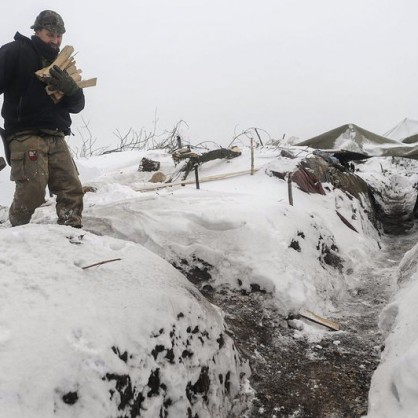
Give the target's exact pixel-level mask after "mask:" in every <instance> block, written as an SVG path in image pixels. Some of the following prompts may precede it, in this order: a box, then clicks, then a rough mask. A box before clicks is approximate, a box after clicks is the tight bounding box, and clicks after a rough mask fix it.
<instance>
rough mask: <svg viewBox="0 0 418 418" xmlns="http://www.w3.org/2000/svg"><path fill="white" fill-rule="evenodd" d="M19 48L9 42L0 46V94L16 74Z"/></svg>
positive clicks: (14, 43)
mask: <svg viewBox="0 0 418 418" xmlns="http://www.w3.org/2000/svg"><path fill="white" fill-rule="evenodd" d="M18 52H19V48H18V45H17V43H16V42H10V43H8V44H6V45H3V46H2V47H1V48H0V94H3V93H4V91H5V90H6V89H7V87H8V86H9V85H10V83H11V82H12V80H13V76H14V74H16V67H17V59H18Z"/></svg>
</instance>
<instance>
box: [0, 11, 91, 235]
mask: <svg viewBox="0 0 418 418" xmlns="http://www.w3.org/2000/svg"><path fill="white" fill-rule="evenodd" d="M31 28H32V29H34V31H35V34H34V35H33V36H32V37H31V38H30V39H29V38H27V37H25V36H23V35H21V34H20V33H19V32H17V33H16V35H15V37H14V41H13V42H10V43H8V44H6V45H3V46H2V47H1V48H0V94H4V101H3V108H2V112H1V115H2V117H3V119H4V132H3V140H4V142H5V151H6V156H8V157H9V160H10V165H11V175H10V178H11V180H12V181H14V182H15V184H16V189H15V194H14V198H13V202H12V205H11V207H10V209H9V220H10V223H11V224H12V226H17V225H24V224H27V223H28V222H29V221H30V219H31V217H32V215H33V213H34V212H35V209H36V208H37V207H39V206H40V205H41V204H42V203H44V201H45V189H46V186H48V188H49V190H50V192H51V193H53V194H55V195H56V212H57V215H58V224H62V225H70V226H73V227H76V228H81V227H82V224H81V216H82V210H83V189H82V186H81V183H80V180H79V178H78V172H77V169H76V167H75V164H74V161H73V159H72V157H71V154H70V151H69V149H68V146H67V144H66V141H65V136H66V135H69V134H70V133H71V131H70V126H71V118H70V113H79V112H80V111H81V110H83V108H84V104H85V100H84V94H83V91H82V89H81V88H79V87H78V86H77V84H76V82H75V81H74V80H73V79H72V78H71V77H70V76H69V75H68V74H67V73H66V72H65V71H62V70H61V69H60V68H59V67H56V66H54V67H53V68H52V69H51V70H50V75H51V76H50V77H48V78H47V83H48V88H50V89H51V90H55V91H60V92H62V93H63V94H64V96H63V98H62V100H61V101H59V102H58V103H55V102H54V100H53V99H52V97H51V96H50V95H49V94H48V93H47V91H46V87H47V85H46V84H45V83H44V82H43V81H40V80H39V79H38V78H37V76H36V75H35V72H36V71H37V70H39V69H41V68H44V67H46V66H48V65H50V64H52V62H53V61H54V60H55V59H56V57H57V55H58V53H59V48H60V45H61V42H62V36H63V34H64V33H65V27H64V22H63V20H62V18H61V16H60V15H59V14H58V13H56V12H53V11H52V10H44V11H43V12H41V13H40V14H39V16H38V17H37V18H36V20H35V23H34V24H33V26H31Z"/></svg>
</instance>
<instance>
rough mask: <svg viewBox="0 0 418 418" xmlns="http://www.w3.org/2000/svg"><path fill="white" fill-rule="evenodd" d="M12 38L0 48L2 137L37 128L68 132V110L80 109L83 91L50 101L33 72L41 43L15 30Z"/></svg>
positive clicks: (38, 65) (38, 66)
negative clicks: (3, 132) (2, 100)
mask: <svg viewBox="0 0 418 418" xmlns="http://www.w3.org/2000/svg"><path fill="white" fill-rule="evenodd" d="M14 39H15V40H14V41H13V42H10V43H8V44H5V45H3V46H2V47H1V48H0V94H4V102H3V108H2V111H1V115H2V116H3V119H4V128H5V131H6V137H10V135H12V134H14V133H16V132H20V131H26V130H38V129H51V130H55V131H61V132H64V133H65V135H68V134H70V132H71V130H70V127H71V117H70V113H79V112H80V111H81V110H83V109H84V104H85V99H84V93H83V90H82V89H79V91H78V92H77V93H76V94H74V95H72V96H64V98H63V100H61V101H60V102H59V103H57V104H56V103H54V102H53V100H52V98H51V97H50V96H49V95H48V94H47V92H46V90H45V84H44V83H43V82H42V81H40V80H38V78H37V77H36V75H35V72H36V71H37V70H39V69H41V68H43V65H42V55H41V52H42V51H43V50H42V45H41V44H39V42H38V40H36V41H35V43H34V42H33V40H31V39H29V38H27V37H25V36H23V35H21V34H20V33H18V32H17V33H16V35H15V38H14ZM35 44H36V45H37V46H36V45H35ZM40 46H41V48H39V47H40ZM42 53H44V52H42ZM44 59H47V57H44Z"/></svg>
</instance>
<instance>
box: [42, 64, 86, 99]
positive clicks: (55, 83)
mask: <svg viewBox="0 0 418 418" xmlns="http://www.w3.org/2000/svg"><path fill="white" fill-rule="evenodd" d="M49 74H50V75H51V77H48V80H47V83H48V86H50V88H51V89H52V90H58V91H62V92H63V93H64V95H65V96H72V95H73V94H75V93H77V91H79V90H80V87H78V86H77V83H76V82H75V81H74V80H73V79H72V78H71V76H69V75H68V73H67V72H66V71H63V70H61V68H60V67H58V65H54V66H53V67H52V68H51V69H50V70H49Z"/></svg>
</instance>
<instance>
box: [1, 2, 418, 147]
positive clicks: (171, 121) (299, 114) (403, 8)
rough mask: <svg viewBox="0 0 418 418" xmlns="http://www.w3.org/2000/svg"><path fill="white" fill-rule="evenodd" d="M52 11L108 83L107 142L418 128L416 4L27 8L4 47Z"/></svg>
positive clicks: (98, 113) (89, 68) (102, 116)
mask: <svg viewBox="0 0 418 418" xmlns="http://www.w3.org/2000/svg"><path fill="white" fill-rule="evenodd" d="M3 7H5V6H3ZM44 9H53V10H55V11H57V12H58V13H60V14H61V15H62V17H63V19H64V21H65V24H66V28H67V33H66V34H65V35H64V41H63V45H66V44H70V45H73V46H74V47H75V49H76V51H78V54H77V56H76V61H77V65H78V67H79V68H81V69H82V70H83V78H91V77H98V85H97V86H96V87H93V88H89V89H85V94H86V99H87V106H86V109H85V110H84V111H83V112H82V115H81V116H82V118H83V119H84V120H85V121H87V122H88V123H89V127H90V129H91V132H92V134H93V135H94V136H95V137H97V138H98V139H99V141H101V142H103V143H110V142H112V141H116V140H117V139H116V137H115V135H114V134H113V132H115V131H116V130H119V131H120V132H121V133H123V132H127V131H128V130H129V128H132V129H134V130H136V131H140V130H141V128H145V129H146V130H152V129H153V126H154V119H155V116H156V117H157V119H158V122H157V131H162V130H164V129H172V127H173V126H174V125H175V124H176V123H177V122H178V121H180V120H184V121H185V122H186V123H187V125H188V128H187V126H185V125H183V135H184V136H185V138H188V139H189V140H191V141H192V142H193V143H197V142H201V141H205V140H210V141H215V142H217V143H228V142H229V140H231V138H233V137H234V135H235V134H236V133H237V132H240V131H242V130H245V129H247V128H250V127H258V128H261V129H264V130H266V131H268V132H269V133H270V135H271V136H272V137H274V138H281V137H282V136H283V135H284V134H286V135H287V136H298V137H300V138H301V139H307V138H309V137H312V136H315V135H317V134H320V133H322V132H325V131H327V130H330V129H333V128H335V127H337V126H340V125H342V124H345V123H356V124H357V125H359V126H361V127H363V128H365V129H368V130H371V131H373V132H375V133H378V134H383V133H385V132H386V131H388V130H389V129H391V128H392V127H393V126H395V125H396V124H397V123H398V122H400V121H401V120H402V119H403V118H405V117H408V118H412V119H418V80H417V78H418V76H417V70H418V65H417V64H418V58H417V57H418V53H417V51H416V50H417V46H416V42H417V39H418V36H417V35H418V33H417V32H418V29H417V24H416V16H418V2H416V0H396V1H395V0H391V1H389V0H351V1H350V2H347V1H342V0H315V1H313V0H253V1H250V0H121V1H118V2H103V1H98V0H90V1H85V2H76V3H75V2H69V1H63V0H56V1H53V2H52V1H44V0H39V1H37V2H33V1H29V0H19V2H15V3H14V4H12V5H10V6H7V13H3V19H2V21H3V22H2V23H3V24H2V27H1V31H0V43H1V44H4V43H6V42H9V41H11V40H12V38H13V36H14V33H15V32H16V31H19V32H21V33H22V34H24V35H27V36H30V35H32V33H33V31H32V30H31V29H30V26H31V25H32V24H33V22H34V20H35V17H36V15H37V14H38V13H39V12H40V11H41V10H44ZM6 18H7V19H6ZM81 116H76V117H73V121H74V123H73V130H74V131H75V132H77V129H78V128H79V127H80V126H82V119H81Z"/></svg>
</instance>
